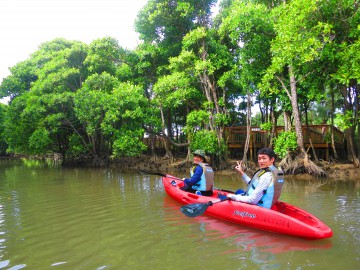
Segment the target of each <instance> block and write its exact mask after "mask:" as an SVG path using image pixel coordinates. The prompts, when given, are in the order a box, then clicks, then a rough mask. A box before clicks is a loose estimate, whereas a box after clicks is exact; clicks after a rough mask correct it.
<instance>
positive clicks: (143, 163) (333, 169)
mask: <svg viewBox="0 0 360 270" xmlns="http://www.w3.org/2000/svg"><path fill="white" fill-rule="evenodd" d="M110 166H111V167H116V168H121V169H130V170H139V171H149V172H154V173H162V174H172V175H183V174H187V173H188V172H189V169H190V167H191V162H186V161H185V160H184V158H175V159H174V160H172V162H170V160H169V159H162V158H160V159H158V160H153V159H151V158H150V157H146V156H142V157H136V158H123V159H119V160H116V161H115V162H113V163H112V164H111V165H110ZM235 166H236V160H229V166H228V167H227V168H226V169H224V170H219V171H216V172H215V173H216V174H217V175H227V176H232V175H233V176H236V175H237V172H236V171H235V169H234V167H235ZM320 166H321V167H322V168H323V170H324V171H325V172H326V175H327V178H329V179H331V180H341V181H347V180H351V181H360V169H359V168H355V166H354V165H353V164H351V163H329V162H322V163H321V164H320ZM255 170H256V168H255V167H254V168H250V169H249V170H248V173H249V175H251V174H252V173H253V172H254V171H255ZM293 177H294V178H296V179H299V180H317V179H318V178H315V177H313V176H311V175H308V174H297V175H293Z"/></svg>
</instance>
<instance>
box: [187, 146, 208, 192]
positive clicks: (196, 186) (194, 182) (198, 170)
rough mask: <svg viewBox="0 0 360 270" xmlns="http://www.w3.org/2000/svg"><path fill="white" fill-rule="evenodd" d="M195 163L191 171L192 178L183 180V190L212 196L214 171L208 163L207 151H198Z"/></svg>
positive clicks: (195, 153)
mask: <svg viewBox="0 0 360 270" xmlns="http://www.w3.org/2000/svg"><path fill="white" fill-rule="evenodd" d="M193 162H194V166H193V167H192V168H191V169H190V178H183V180H184V187H182V188H181V189H182V190H186V191H188V192H192V193H196V194H199V195H204V196H211V195H212V194H213V186H214V171H213V169H212V168H211V167H210V165H209V164H207V163H206V155H205V151H204V150H200V149H198V150H196V151H195V152H194V159H193Z"/></svg>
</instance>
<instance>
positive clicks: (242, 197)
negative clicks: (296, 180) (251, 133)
mask: <svg viewBox="0 0 360 270" xmlns="http://www.w3.org/2000/svg"><path fill="white" fill-rule="evenodd" d="M274 162H275V152H274V151H273V150H272V149H270V148H267V147H264V148H261V149H260V150H259V151H258V163H259V167H260V169H259V170H258V171H257V172H256V173H255V174H254V176H253V177H252V178H250V177H249V176H248V175H247V174H246V173H245V172H244V171H243V169H242V167H241V165H242V161H240V162H239V161H238V162H237V166H236V167H235V169H236V170H237V171H238V172H239V173H240V175H241V177H242V179H243V181H244V182H245V183H247V184H248V187H247V191H246V192H243V193H242V194H228V198H230V199H231V200H234V201H239V202H245V203H249V204H257V205H259V206H263V207H266V208H271V206H272V205H273V204H274V203H275V202H276V201H277V200H278V199H279V197H280V194H281V190H282V186H283V183H284V178H283V176H284V174H283V172H282V171H280V170H278V169H277V168H276V167H275V165H274Z"/></svg>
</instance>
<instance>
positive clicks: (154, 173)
mask: <svg viewBox="0 0 360 270" xmlns="http://www.w3.org/2000/svg"><path fill="white" fill-rule="evenodd" d="M140 172H142V173H146V174H152V175H159V176H162V177H167V178H172V179H177V180H182V179H181V178H179V177H175V176H172V175H168V174H164V173H160V172H151V171H146V170H140Z"/></svg>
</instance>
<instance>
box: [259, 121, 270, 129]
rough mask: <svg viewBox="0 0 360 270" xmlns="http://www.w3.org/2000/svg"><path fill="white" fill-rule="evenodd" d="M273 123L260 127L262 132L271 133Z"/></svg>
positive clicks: (263, 124)
mask: <svg viewBox="0 0 360 270" xmlns="http://www.w3.org/2000/svg"><path fill="white" fill-rule="evenodd" d="M272 126H273V125H272V123H271V122H266V123H262V124H261V125H260V128H261V129H262V130H266V131H270V130H271V128H272Z"/></svg>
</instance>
